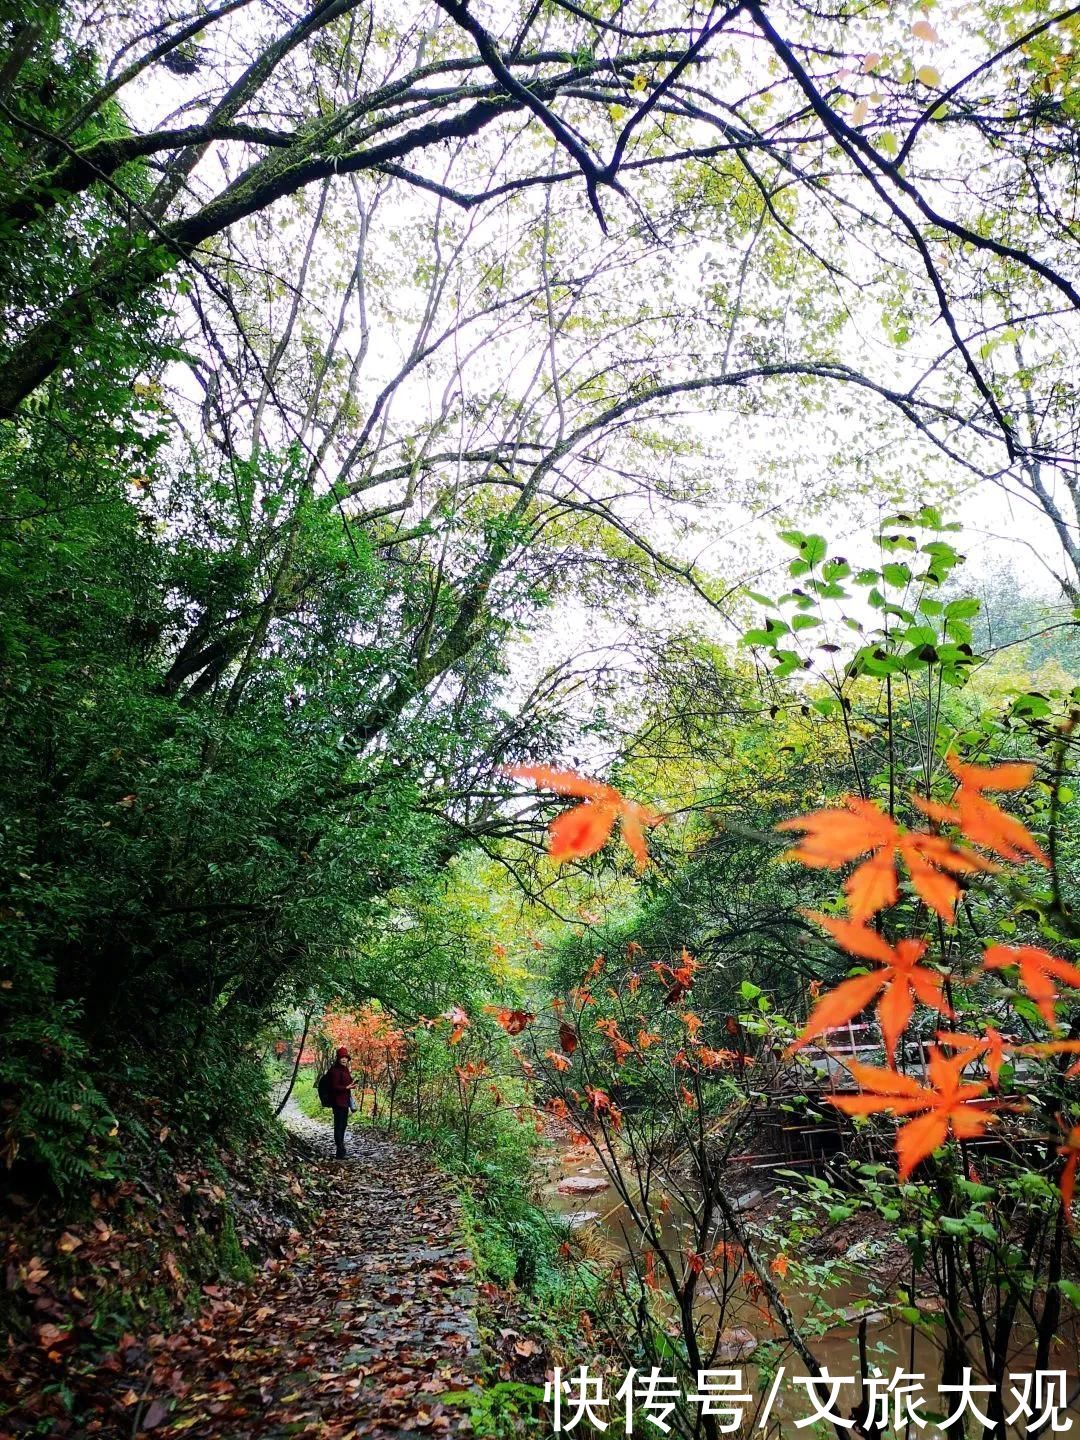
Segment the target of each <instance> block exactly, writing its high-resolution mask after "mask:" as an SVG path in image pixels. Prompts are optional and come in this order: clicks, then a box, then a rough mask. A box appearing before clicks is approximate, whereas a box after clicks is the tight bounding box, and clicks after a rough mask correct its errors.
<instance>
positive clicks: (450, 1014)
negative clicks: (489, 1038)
mask: <svg viewBox="0 0 1080 1440" xmlns="http://www.w3.org/2000/svg"><path fill="white" fill-rule="evenodd" d="M441 1018H442V1019H443V1020H449V1022H450V1040H449V1043H450V1044H451V1045H457V1044H459V1043H460V1041H461V1039H462V1037H463V1036H464V1034H465V1031H466V1030H467V1029H468V1028H469V1017H468V1015H467V1014H466V1012H465V1011H464V1010H463V1009H462V1008H461V1006H460V1005H451V1006H450V1009H449V1010H444V1011H443V1013H442V1016H441Z"/></svg>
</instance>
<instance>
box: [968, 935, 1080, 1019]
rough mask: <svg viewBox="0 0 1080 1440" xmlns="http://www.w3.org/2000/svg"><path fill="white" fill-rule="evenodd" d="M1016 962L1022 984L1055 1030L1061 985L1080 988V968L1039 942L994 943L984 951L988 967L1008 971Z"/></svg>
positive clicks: (986, 966)
mask: <svg viewBox="0 0 1080 1440" xmlns="http://www.w3.org/2000/svg"><path fill="white" fill-rule="evenodd" d="M1010 965H1015V966H1016V968H1017V970H1018V971H1019V972H1020V984H1021V985H1022V986H1023V987H1024V989H1025V990H1026V991H1027V993H1028V995H1030V996H1031V998H1032V1000H1034V1001H1035V1004H1036V1005H1037V1006H1038V1008H1039V1013H1040V1015H1041V1016H1042V1017H1043V1019H1044V1020H1045V1021H1046V1023H1047V1025H1048V1026H1049V1027H1050V1029H1051V1030H1056V1029H1057V1028H1058V1024H1057V1015H1056V1013H1055V1010H1054V1006H1055V1004H1056V1003H1057V998H1058V987H1059V985H1069V986H1071V987H1072V988H1073V989H1074V990H1080V969H1077V967H1076V966H1075V965H1070V963H1069V962H1068V960H1059V959H1058V958H1057V956H1056V955H1051V954H1050V952H1049V951H1048V950H1040V949H1039V947H1038V946H1036V945H1017V946H1015V947H1013V946H1011V945H990V946H988V947H987V949H986V951H985V952H984V954H983V969H984V970H1004V969H1005V968H1006V967H1007V966H1010Z"/></svg>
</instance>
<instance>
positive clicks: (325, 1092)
mask: <svg viewBox="0 0 1080 1440" xmlns="http://www.w3.org/2000/svg"><path fill="white" fill-rule="evenodd" d="M315 1088H316V1090H317V1091H318V1092H319V1104H320V1105H321V1106H322V1107H323V1108H324V1109H325V1110H332V1109H333V1106H334V1102H333V1099H332V1097H331V1093H330V1071H329V1070H327V1072H326V1074H325V1075H320V1076H319V1078H318V1080H317V1081H316V1082H315Z"/></svg>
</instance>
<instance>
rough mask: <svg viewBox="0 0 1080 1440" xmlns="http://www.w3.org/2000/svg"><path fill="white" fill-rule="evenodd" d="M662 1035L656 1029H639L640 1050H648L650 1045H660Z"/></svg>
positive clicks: (638, 1043)
mask: <svg viewBox="0 0 1080 1440" xmlns="http://www.w3.org/2000/svg"><path fill="white" fill-rule="evenodd" d="M660 1040H661V1036H659V1035H657V1034H656V1032H655V1031H654V1030H639V1031H638V1032H637V1046H638V1049H639V1050H648V1048H649V1046H650V1045H659V1044H660Z"/></svg>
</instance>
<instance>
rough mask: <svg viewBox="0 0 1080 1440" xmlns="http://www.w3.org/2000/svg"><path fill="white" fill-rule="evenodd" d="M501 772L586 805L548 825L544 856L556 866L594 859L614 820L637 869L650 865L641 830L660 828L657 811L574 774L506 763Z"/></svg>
mask: <svg viewBox="0 0 1080 1440" xmlns="http://www.w3.org/2000/svg"><path fill="white" fill-rule="evenodd" d="M500 773H501V774H503V775H509V776H510V777H511V778H512V779H515V780H531V781H532V782H533V783H534V784H535V785H538V786H539V787H540V788H541V789H542V790H554V792H555V794H556V795H570V796H574V797H575V798H578V799H581V800H582V801H583V802H584V803H583V804H581V805H575V806H573V807H572V808H571V809H569V810H564V811H563V812H562V814H561V815H557V816H556V817H555V819H554V820H553V821H552V822H551V824H550V825H549V826H548V853H549V855H550V856H551V858H552V860H554V861H555V862H556V863H557V864H558V863H560V862H561V861H563V860H580V859H584V858H585V856H587V855H595V854H596V852H597V851H598V850H600V849H602V848H603V846H604V845H605V844H606V843H607V841H608V839H609V838H610V836H611V832H612V830H613V829H614V828H615V823H616V821H618V822H619V826H620V830H621V834H622V839H623V844H624V845H626V847H627V849H628V850H629V851H630V853H631V854H632V855H633V857H634V860H635V861H636V862H637V868H638V869H639V870H644V869H645V867H646V865H648V863H649V852H648V848H647V847H646V844H645V827H646V826H652V825H659V824H660V822H661V821H662V820H663V818H664V817H663V815H661V814H659V813H658V812H657V811H656V810H650V809H649V807H648V806H647V805H639V804H638V803H637V801H635V800H627V799H626V797H625V796H624V795H622V794H621V793H620V792H619V791H618V790H616V789H615V787H614V786H613V785H604V784H603V783H602V782H601V781H599V780H589V779H587V778H586V777H585V776H584V775H579V774H578V773H577V772H576V771H575V770H559V769H556V768H555V767H554V766H551V765H504V766H502V767H501V772H500Z"/></svg>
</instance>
